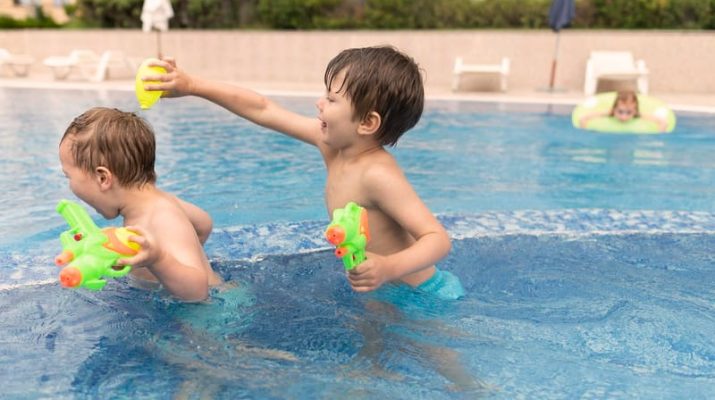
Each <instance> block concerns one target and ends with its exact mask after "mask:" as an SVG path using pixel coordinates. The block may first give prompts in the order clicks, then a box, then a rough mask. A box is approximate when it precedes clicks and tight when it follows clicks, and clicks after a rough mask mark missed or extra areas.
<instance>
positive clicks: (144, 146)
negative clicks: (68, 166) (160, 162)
mask: <svg viewBox="0 0 715 400" xmlns="http://www.w3.org/2000/svg"><path fill="white" fill-rule="evenodd" d="M68 138H70V139H71V140H72V143H71V146H70V149H71V150H70V152H71V154H72V158H73V160H74V162H75V164H76V165H77V166H78V167H79V168H80V169H82V170H84V171H86V172H89V173H93V172H94V171H95V169H96V168H97V167H100V166H102V167H106V168H107V169H109V170H110V171H111V172H112V174H114V176H115V177H116V178H117V180H118V181H119V184H121V185H122V186H126V187H137V186H143V185H144V184H147V183H154V182H156V173H155V172H154V159H155V153H156V142H155V139H154V131H153V130H152V128H151V126H150V125H149V124H148V123H147V122H146V121H144V119H142V118H141V117H139V116H137V115H135V114H134V113H130V112H124V111H120V110H117V109H115V108H104V107H96V108H92V109H90V110H88V111H86V112H85V113H83V114H82V115H80V116H78V117H77V118H75V119H74V120H73V121H72V123H71V124H70V125H69V126H68V127H67V130H66V131H65V133H64V135H63V136H62V140H61V141H60V143H62V142H63V141H64V140H65V139H68Z"/></svg>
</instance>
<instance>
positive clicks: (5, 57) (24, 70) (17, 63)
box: [0, 48, 35, 76]
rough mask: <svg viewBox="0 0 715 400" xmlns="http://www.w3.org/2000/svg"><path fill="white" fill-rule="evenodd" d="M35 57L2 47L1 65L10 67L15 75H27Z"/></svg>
mask: <svg viewBox="0 0 715 400" xmlns="http://www.w3.org/2000/svg"><path fill="white" fill-rule="evenodd" d="M34 62H35V59H34V58H32V57H31V56H28V55H25V54H12V53H10V52H9V51H8V50H7V49H4V48H0V67H5V66H7V67H10V69H11V70H12V72H13V73H14V74H15V76H27V74H28V73H29V72H30V67H31V66H32V64H33V63H34Z"/></svg>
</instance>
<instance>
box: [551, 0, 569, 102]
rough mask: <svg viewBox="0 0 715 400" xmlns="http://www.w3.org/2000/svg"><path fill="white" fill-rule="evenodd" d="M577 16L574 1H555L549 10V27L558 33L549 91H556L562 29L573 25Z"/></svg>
mask: <svg viewBox="0 0 715 400" xmlns="http://www.w3.org/2000/svg"><path fill="white" fill-rule="evenodd" d="M574 14H575V6H574V0H553V1H552V2H551V8H550V9H549V27H551V29H552V30H553V31H554V32H556V47H555V48H554V59H553V62H552V63H551V78H550V80H549V90H550V91H553V90H554V80H555V79H556V63H557V60H558V58H559V39H560V33H561V28H564V27H566V26H568V25H569V24H570V23H571V19H573V17H574Z"/></svg>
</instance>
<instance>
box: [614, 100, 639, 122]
mask: <svg viewBox="0 0 715 400" xmlns="http://www.w3.org/2000/svg"><path fill="white" fill-rule="evenodd" d="M636 111H637V110H636V103H634V102H632V101H619V102H618V103H617V104H616V107H615V108H614V109H613V116H614V117H616V118H617V119H618V120H619V121H621V122H626V121H629V120H631V119H633V118H634V117H635V116H636Z"/></svg>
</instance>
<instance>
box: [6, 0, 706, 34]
mask: <svg viewBox="0 0 715 400" xmlns="http://www.w3.org/2000/svg"><path fill="white" fill-rule="evenodd" d="M77 1H78V3H77V6H76V12H74V13H72V14H73V15H72V17H73V21H72V23H71V24H70V26H72V27H77V26H86V27H104V28H138V27H139V26H141V21H140V20H139V16H140V14H141V7H142V2H143V0H77ZM172 4H173V6H174V12H175V14H176V15H175V17H174V18H173V19H172V20H171V28H172V29H176V28H189V29H237V28H258V29H305V30H310V29H487V28H489V29H494V28H496V29H532V28H545V27H547V25H548V24H547V15H548V10H549V7H550V5H551V0H172ZM70 11H72V10H70ZM0 21H2V19H0ZM5 27H10V26H5ZM572 27H573V28H581V29H594V28H606V29H715V0H576V17H575V18H574V20H573V22H572Z"/></svg>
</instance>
